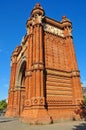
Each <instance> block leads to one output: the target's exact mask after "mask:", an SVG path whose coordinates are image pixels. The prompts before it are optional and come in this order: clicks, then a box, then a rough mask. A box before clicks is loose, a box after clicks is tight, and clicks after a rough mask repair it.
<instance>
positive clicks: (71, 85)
mask: <svg viewBox="0 0 86 130" xmlns="http://www.w3.org/2000/svg"><path fill="white" fill-rule="evenodd" d="M26 27H27V32H26V35H25V36H24V38H23V40H22V42H21V45H20V46H18V47H16V49H15V50H14V52H13V53H12V57H11V76H10V87H9V94H8V107H7V112H6V116H15V117H16V116H19V117H20V118H21V120H23V121H25V122H30V123H35V124H36V123H44V124H45V123H51V122H56V121H57V120H62V119H65V120H68V119H73V118H75V119H77V118H79V116H78V115H76V113H75V111H76V110H77V109H78V108H79V104H80V102H81V100H82V99H83V97H82V89H81V84H80V74H79V70H78V66H77V61H76V56H75V51H74V46H73V39H72V23H71V21H70V20H69V19H67V18H66V16H63V17H62V21H61V22H58V21H55V20H53V19H51V18H49V17H47V16H45V12H44V10H43V8H42V7H41V6H40V4H39V3H37V4H36V6H35V7H34V9H33V10H32V12H31V15H30V18H29V19H28V20H27V24H26Z"/></svg>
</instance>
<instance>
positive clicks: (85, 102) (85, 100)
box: [84, 96, 86, 105]
mask: <svg viewBox="0 0 86 130" xmlns="http://www.w3.org/2000/svg"><path fill="white" fill-rule="evenodd" d="M84 104H85V105H86V96H84Z"/></svg>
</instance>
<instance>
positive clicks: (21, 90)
mask: <svg viewBox="0 0 86 130" xmlns="http://www.w3.org/2000/svg"><path fill="white" fill-rule="evenodd" d="M25 72H26V60H24V59H23V60H22V61H21V62H20V64H19V66H18V69H17V75H16V88H18V89H17V90H18V91H17V96H18V101H17V102H18V104H17V106H18V113H19V115H21V113H22V111H23V109H24V100H25Z"/></svg>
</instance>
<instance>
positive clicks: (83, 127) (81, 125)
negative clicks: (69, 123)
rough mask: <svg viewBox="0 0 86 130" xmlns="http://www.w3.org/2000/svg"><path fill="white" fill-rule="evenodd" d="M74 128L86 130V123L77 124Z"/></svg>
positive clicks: (75, 129)
mask: <svg viewBox="0 0 86 130" xmlns="http://www.w3.org/2000/svg"><path fill="white" fill-rule="evenodd" d="M73 130H86V123H82V124H80V125H75V126H74V128H73Z"/></svg>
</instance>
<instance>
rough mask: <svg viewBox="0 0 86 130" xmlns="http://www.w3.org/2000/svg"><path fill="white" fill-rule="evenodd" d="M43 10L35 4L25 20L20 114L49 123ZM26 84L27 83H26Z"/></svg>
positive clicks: (30, 120) (31, 120) (25, 119)
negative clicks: (23, 96) (23, 93)
mask: <svg viewBox="0 0 86 130" xmlns="http://www.w3.org/2000/svg"><path fill="white" fill-rule="evenodd" d="M43 17H44V10H43V9H42V7H41V6H40V4H37V5H36V6H35V8H34V9H33V10H32V13H31V18H30V19H29V20H28V22H27V30H28V29H29V41H28V47H29V48H28V50H29V51H28V56H29V58H28V68H27V69H28V71H27V72H26V77H28V79H27V80H28V81H26V82H28V84H29V88H28V86H27V90H28V92H27V90H26V95H27V94H28V96H27V99H26V101H25V107H24V111H23V113H22V114H21V118H22V120H23V121H27V122H30V123H32V124H34V123H35V124H36V123H39V124H40V123H42V124H43V123H51V119H50V116H49V114H48V111H47V110H46V108H45V102H46V100H45V96H44V90H45V88H44V87H45V86H44V82H45V81H44V76H45V75H44V54H43V49H44V48H43V24H42V19H43ZM26 84H27V83H26Z"/></svg>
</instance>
